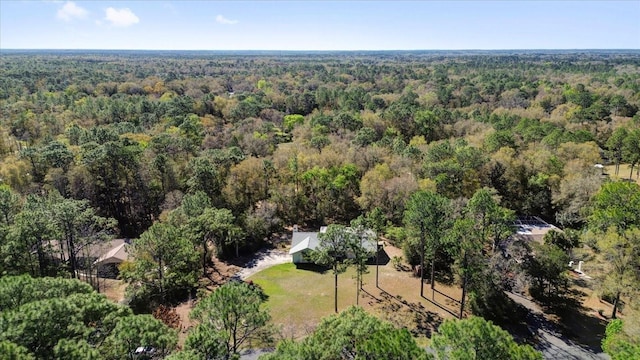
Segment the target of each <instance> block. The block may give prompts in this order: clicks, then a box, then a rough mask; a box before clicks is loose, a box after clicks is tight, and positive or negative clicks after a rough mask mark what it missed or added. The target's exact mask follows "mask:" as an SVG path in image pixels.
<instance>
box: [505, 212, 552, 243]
mask: <svg viewBox="0 0 640 360" xmlns="http://www.w3.org/2000/svg"><path fill="white" fill-rule="evenodd" d="M514 225H515V227H516V236H517V237H518V238H521V239H526V240H533V241H538V242H542V240H543V239H544V236H545V235H546V234H547V233H548V232H549V231H551V230H555V231H562V230H560V229H559V228H557V227H556V226H554V225H552V224H549V223H547V222H546V221H544V220H542V219H541V218H539V217H537V216H520V217H518V219H517V220H516V221H515V223H514Z"/></svg>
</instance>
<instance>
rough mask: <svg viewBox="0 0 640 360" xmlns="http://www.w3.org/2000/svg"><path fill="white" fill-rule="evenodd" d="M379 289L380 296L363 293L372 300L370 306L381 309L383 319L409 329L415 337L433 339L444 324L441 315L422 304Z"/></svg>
mask: <svg viewBox="0 0 640 360" xmlns="http://www.w3.org/2000/svg"><path fill="white" fill-rule="evenodd" d="M378 289H379V290H380V294H379V296H375V295H374V294H372V293H370V292H369V291H367V290H365V289H362V291H363V293H364V294H365V295H366V296H368V297H369V298H370V301H369V305H371V306H372V307H374V308H378V309H380V310H381V312H382V316H383V318H384V319H385V320H387V321H389V322H391V323H392V324H394V325H395V326H397V327H404V328H407V329H408V330H409V331H410V332H411V333H412V334H413V335H414V336H425V337H431V335H432V334H433V332H434V331H436V330H437V329H438V327H439V326H440V324H441V323H442V317H441V316H440V315H439V314H437V313H434V312H432V311H429V310H427V309H426V308H425V307H424V306H423V305H422V304H421V303H413V302H410V301H407V300H404V299H402V297H401V296H399V295H396V296H394V295H391V294H389V293H388V292H386V291H385V290H383V289H380V288H378Z"/></svg>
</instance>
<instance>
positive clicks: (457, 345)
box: [431, 316, 542, 360]
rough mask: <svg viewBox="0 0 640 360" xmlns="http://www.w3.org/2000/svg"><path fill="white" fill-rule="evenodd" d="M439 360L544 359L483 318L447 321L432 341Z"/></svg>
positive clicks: (529, 347)
mask: <svg viewBox="0 0 640 360" xmlns="http://www.w3.org/2000/svg"><path fill="white" fill-rule="evenodd" d="M431 347H432V348H433V349H434V350H435V351H436V354H437V358H438V359H443V360H444V359H447V360H467V359H495V360H501V359H504V360H542V354H541V353H539V352H537V351H536V350H534V349H533V348H532V347H531V346H529V345H518V344H517V343H516V342H515V341H514V340H513V338H512V337H511V335H509V333H508V332H506V331H505V330H503V329H501V328H500V327H499V326H496V325H494V324H493V323H492V322H491V321H487V320H484V319H483V318H481V317H476V316H474V317H471V318H469V319H464V320H445V322H444V323H442V325H440V327H439V328H438V332H437V333H436V334H435V335H433V337H432V338H431Z"/></svg>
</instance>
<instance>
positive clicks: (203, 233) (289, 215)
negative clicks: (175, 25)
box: [0, 50, 640, 359]
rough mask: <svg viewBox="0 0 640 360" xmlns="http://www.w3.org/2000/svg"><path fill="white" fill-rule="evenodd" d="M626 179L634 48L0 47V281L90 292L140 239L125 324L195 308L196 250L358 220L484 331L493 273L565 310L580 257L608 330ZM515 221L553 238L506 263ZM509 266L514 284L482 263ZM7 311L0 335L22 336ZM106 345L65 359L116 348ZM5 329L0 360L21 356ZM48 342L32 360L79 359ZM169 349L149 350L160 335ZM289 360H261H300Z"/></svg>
mask: <svg viewBox="0 0 640 360" xmlns="http://www.w3.org/2000/svg"><path fill="white" fill-rule="evenodd" d="M639 176H640V52H638V51H580V52H576V51H519V52H515V51H514V52H510V51H499V52H491V51H485V52H473V51H459V52H456V51H447V52H437V51H424V52H411V51H403V52H393V51H382V52H310V53H305V52H244V53H243V52H240V53H235V52H195V51H194V52H169V51H166V52H160V51H158V52H154V51H148V52H145V51H127V52H118V51H79V50H78V51H19V50H2V52H1V53H0V274H1V275H2V277H3V278H4V280H2V281H4V282H5V284H3V283H2V282H1V281H0V288H1V287H3V286H14V288H15V286H17V285H15V284H14V285H11V284H10V283H11V282H13V281H22V282H26V281H27V280H26V279H27V278H25V277H16V276H19V275H23V276H24V275H29V276H31V277H33V278H45V277H46V278H47V279H49V278H48V277H59V278H80V277H81V276H80V275H79V274H84V275H83V276H84V279H85V280H87V281H88V282H89V283H90V284H95V282H96V281H98V280H97V278H93V277H94V275H92V274H93V273H94V270H95V269H92V262H91V261H86V260H85V259H87V258H88V254H86V251H87V249H88V248H89V245H91V244H95V243H99V242H103V241H106V240H107V239H113V238H123V239H134V240H133V241H132V249H133V250H132V254H133V258H134V259H135V260H133V261H131V262H127V263H125V264H123V265H122V266H120V269H119V273H120V278H121V279H123V280H124V281H125V282H127V283H128V284H129V287H128V289H127V294H128V299H129V305H130V306H131V307H132V308H133V309H134V312H136V313H138V312H151V311H153V310H154V309H155V308H156V307H157V306H158V305H171V304H175V302H177V301H181V300H184V299H185V298H187V297H191V296H195V294H196V293H199V291H198V288H199V284H200V281H201V278H202V276H203V275H206V273H207V268H208V267H210V263H211V258H212V256H215V257H216V258H219V259H231V258H234V257H238V256H240V255H247V254H251V253H252V252H254V251H256V250H258V249H260V248H261V247H264V246H265V245H268V244H269V242H270V239H272V237H273V236H275V235H277V234H284V233H287V234H288V233H289V232H290V230H291V227H292V226H293V225H298V226H300V227H302V228H306V229H316V228H319V227H320V226H324V225H329V224H343V225H347V224H349V223H350V222H352V221H353V220H354V219H358V218H360V219H365V221H366V223H367V224H368V226H369V227H370V228H373V229H375V231H376V232H377V233H378V235H379V236H381V237H383V238H384V239H385V240H386V241H389V242H390V243H392V244H394V245H396V246H398V247H399V248H402V249H403V250H404V254H405V260H406V261H407V262H408V263H409V264H410V265H412V266H417V265H419V264H420V265H419V266H420V268H425V261H430V264H431V265H432V266H431V269H426V270H428V271H431V279H432V280H431V281H432V282H433V276H434V272H439V273H440V274H442V273H443V272H444V273H447V272H448V273H449V274H451V276H453V277H459V278H460V279H459V282H460V284H462V286H463V288H464V286H467V285H468V287H469V289H468V290H469V295H470V300H469V302H470V303H469V304H468V305H467V306H469V307H470V309H471V310H470V311H471V312H472V313H474V314H476V315H479V316H482V317H485V318H487V319H492V320H494V321H495V322H496V323H500V321H501V316H503V315H504V314H499V313H497V312H496V311H498V310H496V309H495V308H494V307H492V305H495V304H496V303H498V302H496V301H494V300H495V296H500V295H498V294H496V293H497V291H495V290H496V289H501V288H502V287H512V286H515V285H514V283H515V282H516V281H514V280H513V278H507V277H506V276H505V275H504V274H505V273H510V274H512V273H514V272H516V273H518V272H519V273H521V274H522V277H523V278H524V279H525V280H523V281H524V282H528V283H527V284H528V285H527V286H526V287H527V288H528V289H529V291H530V292H531V293H532V295H533V296H534V297H536V298H537V299H539V300H540V301H541V303H543V304H549V303H551V302H557V301H560V300H559V299H564V298H567V297H568V296H569V295H568V294H569V293H570V285H569V284H570V282H569V281H568V280H567V276H566V272H567V270H568V269H566V266H565V267H563V265H562V264H566V263H568V262H569V260H576V259H584V260H589V261H593V262H594V263H598V264H601V266H600V267H599V268H598V269H599V271H601V274H602V275H600V273H598V278H597V279H596V280H597V281H598V284H599V285H597V286H596V287H597V289H598V291H600V292H601V293H602V297H603V298H604V299H608V301H610V302H611V303H612V304H614V310H613V314H611V318H612V319H615V318H616V317H617V310H616V307H622V306H624V308H625V314H632V313H633V314H635V312H633V311H636V310H637V309H640V306H639V305H640V304H637V301H636V303H633V301H632V300H633V299H634V298H635V299H637V297H634V295H637V292H638V289H640V261H639V260H638V259H640V186H639V185H638V184H639V183H640V180H639ZM518 216H537V217H539V218H541V219H544V220H545V221H546V222H548V223H551V224H556V225H557V226H558V227H559V228H561V229H563V230H564V231H563V232H562V233H556V234H552V235H550V236H548V237H545V241H544V244H538V245H526V244H525V245H522V244H520V246H521V248H517V247H516V246H517V245H518V244H515V245H514V246H512V247H509V248H504V246H502V244H503V241H504V240H506V239H507V238H508V237H509V236H510V235H511V234H513V232H514V230H513V226H512V224H513V222H514V220H515V219H516V218H517V217H518ZM469 234H480V235H478V236H479V237H477V238H473V239H472V236H469ZM425 246H426V247H425ZM425 249H428V250H429V251H427V253H425ZM501 250H502V251H501ZM516 253H517V254H520V255H522V254H525V255H522V256H523V257H524V258H526V261H525V265H523V266H521V267H520V268H519V269H516V270H514V269H512V268H509V269H506V268H505V267H506V266H507V265H504V264H503V263H504V262H503V263H500V264H496V260H495V259H496V258H497V257H498V255H499V256H504V254H509V255H510V256H517V255H514V254H516ZM534 253H535V255H531V254H534ZM501 266H502V267H501ZM508 266H513V264H511V265H508ZM609 267H613V268H614V269H613V270H609ZM428 271H427V272H428ZM150 274H154V275H153V276H151V275H150ZM461 274H462V275H461ZM425 275H427V274H425ZM594 275H595V274H594ZM426 277H427V278H428V276H426ZM11 279H14V280H11ZM462 279H464V280H462ZM486 279H492V281H487V280H486ZM29 281H36V280H29ZM47 281H55V280H53V279H49V280H47ZM60 281H61V280H60ZM68 286H71V285H68ZM74 286H80V285H74ZM492 286H494V287H495V289H490V288H491V287H492ZM7 291H9V290H7ZM12 291H13V290H12ZM74 291H75V290H74ZM78 291H79V293H83V294H85V295H86V294H89V293H90V292H89V290H88V289H85V288H81V290H78ZM237 291H240V290H237ZM242 291H245V292H246V291H249V292H251V291H253V290H246V289H244V290H242ZM416 291H417V290H416ZM71 293H73V291H71V290H69V293H64V294H63V295H64V296H67V297H73V295H69V294H71ZM214 294H215V292H214ZM463 294H464V293H463ZM0 295H1V294H0ZM63 295H60V296H63ZM86 296H89V295H86ZM92 296H93V295H92ZM247 296H256V295H255V294H253V295H251V294H250V295H247ZM50 297H52V296H50V295H46V296H43V299H45V298H47V299H48V298H50ZM463 298H464V295H463ZM74 299H75V300H70V301H71V302H72V303H73V302H74V301H75V305H73V304H72V305H73V306H77V307H78V308H82V306H80V305H78V304H80V303H81V302H82V301H89V300H82V301H81V300H79V299H80V297H79V295H78V296H76V297H75V298H74ZM2 301H3V299H2V298H0V303H3V302H2ZM5 301H9V300H5ZM37 301H45V300H42V299H37ZM65 301H66V300H65ZM60 302H61V303H60V304H62V300H60ZM256 302H258V303H259V302H260V301H259V300H256ZM24 304H27V305H28V302H24ZM60 304H53V303H52V304H49V305H50V306H52V308H55V309H57V310H55V311H63V310H61V309H62V308H60V306H72V305H69V304H68V303H64V304H66V305H60ZM623 304H624V305H623ZM27 305H23V304H22V303H20V304H18V303H13V304H12V305H11V306H8V305H7V306H8V307H7V309H17V308H19V306H27ZM82 305H83V306H86V304H84V303H83V304H82ZM56 306H58V307H57V308H56ZM101 306H102V307H101V308H100V309H101V310H100V311H101V312H104V314H102V313H101V314H100V316H101V317H104V316H107V315H105V314H106V312H107V310H105V309H107V308H106V307H107V305H101ZM108 306H112V305H108ZM113 306H115V305H113ZM463 307H464V300H463ZM4 309H5V308H4V307H3V308H0V311H2V316H1V317H0V330H6V327H7V326H11V324H12V323H11V321H14V322H17V321H18V320H17V317H18V314H19V313H18V312H15V311H14V312H11V311H10V310H7V311H6V314H5V311H4ZM118 309H119V308H118ZM118 309H116V310H113V311H115V312H118V311H119V312H122V314H123V315H122V316H123V317H124V318H125V319H127V321H133V322H135V321H136V320H135V317H134V315H132V314H131V313H130V310H129V309H126V310H124V309H119V310H118ZM618 310H619V309H618ZM33 311H34V312H35V310H33ZM52 311H53V310H52ZM84 311H85V310H83V313H84ZM109 311H112V310H111V308H109ZM203 311H204V312H206V310H203ZM351 311H352V312H355V313H354V314H349V315H345V316H355V317H366V316H367V315H366V314H360V313H357V310H351ZM52 313H54V312H52ZM87 314H88V313H87ZM92 314H93V315H91V316H97V315H96V314H97V313H92ZM89 316H90V315H86V318H85V320H86V321H85V322H84V323H85V325H84V326H87V327H91V326H90V325H89V324H93V323H95V322H96V321H97V320H95V319H94V320H91V319H89ZM140 316H142V315H140ZM630 317H631V316H629V315H627V316H626V319H629V318H630ZM7 319H8V320H7ZM502 319H504V318H502ZM626 319H624V320H622V321H620V320H613V321H612V322H611V323H610V324H613V325H612V326H611V327H610V328H611V330H609V328H607V340H606V341H605V343H606V344H605V345H603V346H604V350H605V351H607V352H608V353H609V354H610V355H611V356H612V357H613V358H614V359H617V358H620V359H623V358H627V357H625V356H626V355H624V354H627V355H628V354H635V355H636V356H638V354H640V345H638V344H639V341H640V332H638V325H639V324H631V325H633V326H631V325H630V324H629V323H631V322H632V321H627V320H626ZM81 320H82V319H79V320H78V321H81ZM109 321H111V322H112V323H109ZM109 321H107V320H106V318H105V319H104V320H99V321H98V322H99V323H100V324H101V325H100V326H101V327H105V326H107V327H108V326H110V329H117V328H118V326H124V325H117V324H119V322H114V321H115V320H113V319H110V320H109ZM140 321H142V320H140ZM145 321H149V322H150V324H151V320H150V319H146V320H145ZM329 321H340V319H339V318H336V319H332V320H331V319H328V320H327V322H329ZM361 321H364V320H361ZM367 321H374V320H371V319H368V320H367ZM636 322H637V321H636ZM8 324H9V325H8ZM323 324H324V323H323ZM143 325H144V324H143ZM143 325H141V326H143ZM153 326H156V327H157V324H155V323H153ZM322 326H323V325H320V326H319V327H318V329H319V330H318V331H320V330H322ZM372 326H373V325H372ZM375 326H380V327H384V326H386V325H375ZM478 326H480V325H478ZM25 331H26V330H25ZM82 331H85V330H78V331H77V332H76V333H74V334H75V335H74V336H78V334H80V333H82ZM87 331H88V330H87ZM94 331H98V330H95V329H94ZM109 331H111V335H108V334H103V335H99V336H98V335H96V337H95V338H87V339H88V340H83V341H84V342H83V343H82V344H80V345H77V344H76V345H74V346H79V347H89V348H93V349H99V348H100V347H99V346H98V345H96V344H103V342H105V341H106V343H109V342H117V336H124V335H121V334H122V332H120V333H118V332H117V331H115V330H113V331H112V330H109ZM203 331H204V330H203ZM389 331H391V330H389ZM452 331H453V330H452ZM98 332H99V331H98ZM157 332H158V333H160V334H161V335H158V336H159V337H163V336H169V335H166V334H165V330H157ZM3 333H4V332H3ZM6 334H9V332H6ZM119 334H120V335H119ZM162 334H164V335H162ZM196 335H197V334H196ZM205 335H206V334H204V333H201V334H199V335H198V336H205ZM11 336H13V335H11V334H9V335H6V336H5V335H0V350H1V349H4V350H1V351H0V353H2V351H7V352H8V351H16V352H17V353H19V352H20V351H22V350H11V349H13V348H11V346H14V345H11V346H9V345H6V344H8V343H11V344H13V343H14V342H15V343H18V345H16V346H18V347H24V348H27V349H30V346H32V345H33V343H20V339H21V336H19V335H15V336H14V337H11ZM211 336H213V335H211ZM404 336H405V334H398V335H397V337H394V339H396V338H397V339H401V340H398V341H409V340H407V339H406V338H405V337H404ZM453 337H455V336H453ZM453 337H452V338H453ZM105 339H106V340H105ZM163 339H165V338H163ZM309 339H310V340H305V341H307V342H308V343H312V342H313V341H316V340H317V341H320V339H321V337H320V336H319V335H318V336H317V339H316V340H314V339H315V338H309ZM374 340H375V339H374ZM374 340H371V341H373V342H374V343H375V341H374ZM60 341H62V342H58V343H57V344H53V343H52V344H48V345H47V346H48V347H46V346H45V347H38V348H37V349H38V350H36V351H34V350H33V348H32V349H31V352H32V353H33V356H36V357H37V358H53V356H54V355H52V354H56V355H55V356H58V357H56V358H72V357H71V355H68V354H70V353H71V352H73V351H80V350H78V349H75V350H74V349H72V350H73V351H72V350H69V349H68V348H67V347H68V346H71V345H69V343H67V342H64V341H63V340H60ZM91 341H94V342H93V343H92V342H91ZM163 341H164V342H162V349H163V355H165V354H168V353H170V352H171V351H170V349H169V348H171V346H175V339H169V340H167V339H165V340H163ZM194 341H195V340H194ZM607 341H608V342H607ZM106 343H105V344H106ZM437 343H438V342H437V341H436V340H434V344H437ZM303 345H304V344H294V343H291V342H289V343H287V342H285V343H284V345H283V346H282V349H281V347H278V351H279V352H280V354H281V357H273V358H286V357H285V355H286V356H290V358H292V359H294V358H303V357H301V356H302V355H300V354H302V353H303V351H302V350H300V349H299V348H296V347H302V346H303ZM33 346H35V345H33ZM43 346H44V345H43ZM65 346H67V347H65ZM101 346H102V345H101ZM194 346H195V345H194ZM216 346H218V345H212V347H213V348H215V349H217V350H216V351H217V352H216V351H214V352H216V353H219V352H222V353H225V354H227V355H228V354H229V353H235V352H236V350H237V349H235V347H234V348H233V349H232V350H230V348H226V350H225V349H222V350H221V349H218V348H217V347H216ZM309 346H311V345H309ZM315 346H320V345H317V344H316V345H315ZM371 346H373V345H371ZM514 346H515V345H514ZM45 348H46V349H45ZM158 348H160V346H158ZM165 348H166V349H167V350H166V351H165V350H164V349H165ZM446 348H447V347H446V346H443V347H442V349H446ZM7 349H9V350H7ZM296 349H297V350H296ZM294 350H295V351H294ZM512 350H513V349H512ZM113 351H115V350H113ZM189 351H192V352H194V354H201V355H200V356H202V354H204V353H209V352H211V351H213V350H211V349H208V350H206V351H205V350H202V352H198V351H200V350H198V349H197V348H192V349H191V350H189ZM296 351H298V352H297V353H296ZM416 351H417V350H416ZM522 351H523V352H522V353H525V354H527V355H522V357H521V358H523V359H524V358H536V355H531V354H529V353H528V350H526V351H525V350H522ZM625 351H627V352H628V353H625ZM634 351H635V352H634ZM130 352H131V349H124V350H122V352H120V353H115V352H114V354H113V355H110V356H111V358H118V357H119V356H123V355H122V354H130ZM59 354H62V355H59ZM65 354H67V355H65ZM92 354H93V353H92ZM287 354H288V355H287ZM295 354H298V355H295ZM616 354H623V355H619V356H621V357H616V356H618V355H616ZM65 356H66V357H65ZM92 356H94V355H92ZM99 356H100V354H98V353H96V354H95V358H96V359H97V358H100V357H99ZM172 356H175V357H176V358H184V359H188V358H190V357H188V355H184V356H183V357H179V356H181V355H172ZM193 356H194V357H193V358H198V355H193ZM272 356H275V355H272ZM309 356H311V357H310V358H314V355H309ZM420 356H425V358H427V356H430V354H421V355H420ZM420 356H417V355H416V356H415V357H413V358H420ZM529 356H531V357H529ZM210 358H214V357H210ZM315 358H317V357H315ZM329 358H330V357H329ZM409 358H411V357H409Z"/></svg>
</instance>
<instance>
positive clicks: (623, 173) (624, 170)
mask: <svg viewBox="0 0 640 360" xmlns="http://www.w3.org/2000/svg"><path fill="white" fill-rule="evenodd" d="M604 170H605V172H606V173H607V174H609V176H610V177H611V179H614V180H620V179H628V178H629V173H630V172H631V166H630V165H629V164H620V171H618V175H617V176H616V175H615V172H616V166H615V165H607V166H605V167H604ZM636 171H637V166H635V167H634V168H633V176H632V179H634V180H635V181H636V183H638V185H640V178H638V177H637V176H636Z"/></svg>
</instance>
